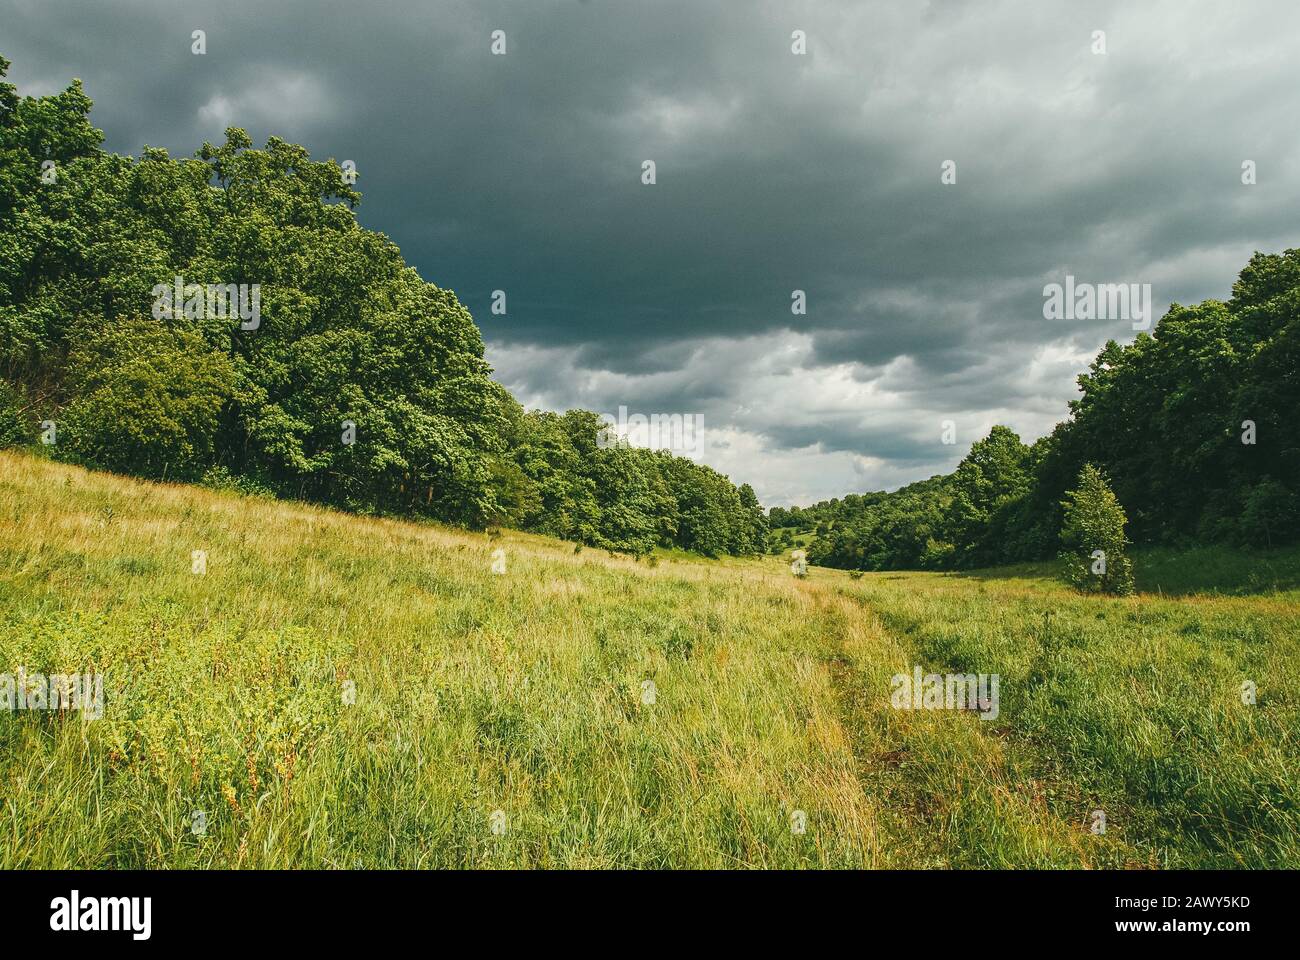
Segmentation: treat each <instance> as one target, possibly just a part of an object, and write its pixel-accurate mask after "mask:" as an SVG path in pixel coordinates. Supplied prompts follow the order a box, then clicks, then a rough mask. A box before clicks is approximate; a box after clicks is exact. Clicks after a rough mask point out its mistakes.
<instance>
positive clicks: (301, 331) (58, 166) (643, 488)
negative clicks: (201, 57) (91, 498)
mask: <svg viewBox="0 0 1300 960" xmlns="http://www.w3.org/2000/svg"><path fill="white" fill-rule="evenodd" d="M7 68H8V61H6V60H4V59H3V58H0V77H3V76H4V74H5V71H6V70H7ZM90 109H91V101H90V99H89V98H88V97H87V96H86V95H85V93H83V91H82V89H81V85H80V83H79V82H76V81H74V82H73V84H72V85H71V86H70V87H69V88H68V89H67V90H66V91H64V92H63V93H60V94H58V95H55V96H45V97H20V96H19V94H18V91H17V90H16V88H15V87H14V85H13V84H10V83H0V445H19V444H32V445H35V446H37V447H38V448H40V449H45V450H47V451H48V452H49V453H50V455H51V456H55V457H58V458H60V459H64V460H69V461H73V462H76V463H80V464H83V465H86V466H90V467H95V468H99V469H107V470H112V471H116V472H120V473H127V474H133V475H137V476H142V477H147V478H155V479H173V480H185V481H193V482H201V483H207V484H210V485H221V486H234V487H239V488H243V489H246V490H249V491H261V492H266V493H268V494H273V495H276V496H283V497H295V498H301V499H306V500H311V501H315V502H319V503H325V504H331V505H334V506H338V507H342V508H345V509H349V510H353V511H357V512H362V513H382V514H399V515H404V516H414V517H428V518H434V519H438V520H443V521H447V522H451V523H456V524H461V525H465V526H468V527H483V526H486V525H489V524H498V523H499V524H509V525H511V526H516V527H520V528H523V529H528V530H536V531H541V532H544V533H548V534H552V535H554V536H558V537H564V538H568V539H571V540H575V541H578V542H581V543H587V544H592V545H596V546H601V547H607V548H609V549H617V550H628V551H632V552H635V553H643V552H646V551H648V550H649V549H650V548H651V547H653V546H655V545H661V546H676V547H681V548H684V549H689V550H695V551H699V552H701V553H704V554H707V555H716V554H722V553H733V554H745V553H754V552H758V551H759V550H761V548H762V545H763V541H764V537H765V534H766V526H765V525H766V520H765V518H764V516H763V511H762V508H761V507H760V506H759V503H758V500H757V498H756V497H755V496H754V492H753V490H752V489H751V488H750V487H749V486H748V485H746V486H742V487H740V488H737V487H735V486H734V485H733V484H732V483H731V482H730V481H729V480H728V479H727V478H726V477H724V476H722V475H720V474H718V473H716V472H715V471H713V470H711V469H710V468H708V467H706V466H702V465H698V464H696V463H694V462H692V461H690V460H687V459H684V458H681V457H676V456H672V455H670V454H668V453H666V452H654V451H650V450H644V449H632V448H628V447H626V446H619V445H609V444H598V442H597V439H598V432H599V431H600V430H601V428H602V426H603V423H602V421H601V420H600V418H599V417H597V416H596V415H595V414H593V413H588V412H586V411H570V412H568V413H566V414H564V415H556V414H550V413H542V412H536V411H532V412H528V411H525V410H524V409H523V408H522V407H521V406H520V405H519V404H518V403H517V402H516V401H515V399H514V398H513V397H511V396H510V394H509V393H508V391H507V390H506V389H505V388H504V387H502V386H501V385H500V384H498V383H496V382H495V381H493V380H492V378H491V370H490V368H489V366H488V365H487V363H486V362H485V360H484V350H483V341H482V338H481V336H480V333H479V330H478V328H477V327H476V326H475V324H474V322H473V320H472V318H471V317H470V315H469V312H468V311H467V310H466V309H465V308H464V307H463V306H462V305H461V304H460V302H459V301H458V300H457V299H456V297H455V295H454V294H452V293H451V292H450V291H447V290H442V289H439V288H438V287H436V286H434V285H433V284H431V283H426V282H425V281H424V280H423V279H421V277H420V276H419V275H418V274H417V273H416V271H415V270H414V269H413V268H411V267H409V266H407V265H406V263H405V262H404V260H403V259H402V255H401V253H400V251H399V250H398V248H397V247H396V246H395V245H394V244H393V243H392V242H391V241H390V240H388V238H387V237H385V236H384V235H383V234H381V233H376V232H374V231H369V230H364V229H362V228H361V227H360V226H359V225H358V223H357V221H356V217H355V214H354V209H355V207H356V205H357V203H358V202H359V200H360V195H359V194H358V193H357V192H356V191H355V190H354V189H353V188H352V186H351V185H350V184H349V182H348V177H347V176H346V174H345V173H344V172H343V171H342V170H341V168H340V167H339V166H338V164H336V163H334V162H333V161H329V162H315V161H312V160H311V159H310V157H309V156H308V154H307V151H306V150H304V149H303V148H302V147H299V146H295V145H293V144H290V143H286V142H284V141H282V140H280V139H277V138H272V139H270V140H269V141H268V143H267V144H266V147H265V149H261V150H259V149H254V148H253V146H252V143H251V142H250V140H249V138H248V136H247V135H246V134H245V133H244V132H243V131H242V130H240V129H237V128H231V129H229V130H227V131H226V141H225V143H223V144H221V145H220V146H214V145H212V144H208V143H205V144H204V145H203V147H202V148H201V149H200V150H199V151H198V153H197V154H196V156H195V157H194V158H192V159H182V160H177V159H173V158H171V157H170V156H168V154H167V152H166V151H164V150H160V149H153V148H145V149H144V151H143V153H142V155H141V156H140V157H139V158H132V157H127V156H119V155H116V154H113V153H110V152H106V151H105V150H103V149H102V146H101V145H102V143H103V134H102V133H101V132H100V131H99V130H97V129H95V128H94V127H93V126H91V124H90V122H89V119H88V118H89V113H90ZM173 291H175V293H174V294H173ZM42 441H43V443H42Z"/></svg>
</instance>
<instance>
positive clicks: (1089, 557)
mask: <svg viewBox="0 0 1300 960" xmlns="http://www.w3.org/2000/svg"><path fill="white" fill-rule="evenodd" d="M1078 483H1079V485H1078V487H1077V488H1076V489H1074V490H1071V491H1069V492H1067V493H1066V498H1067V499H1066V500H1065V501H1064V502H1063V503H1062V504H1061V506H1062V507H1063V508H1064V510H1065V523H1064V526H1063V527H1062V529H1061V543H1062V545H1063V546H1064V547H1065V551H1064V552H1063V553H1062V554H1061V559H1062V561H1063V562H1064V564H1065V579H1066V580H1067V581H1069V582H1070V583H1072V584H1073V585H1074V586H1075V587H1077V588H1078V589H1079V590H1082V591H1085V592H1093V591H1095V592H1101V593H1113V594H1118V595H1121V596H1126V595H1128V594H1131V593H1132V592H1133V564H1132V563H1131V562H1130V561H1129V558H1128V557H1127V555H1125V553H1124V547H1125V546H1126V545H1127V544H1128V540H1127V539H1126V538H1125V536H1124V526H1125V524H1126V523H1127V522H1128V518H1127V517H1126V516H1125V515H1124V508H1123V507H1122V506H1120V502H1119V501H1118V500H1117V499H1115V494H1114V493H1112V492H1111V489H1110V485H1109V484H1108V483H1107V482H1106V478H1105V476H1103V475H1102V472H1101V471H1100V470H1098V469H1097V468H1096V467H1094V466H1093V465H1092V464H1090V463H1086V464H1084V465H1083V469H1082V470H1080V471H1079V481H1078Z"/></svg>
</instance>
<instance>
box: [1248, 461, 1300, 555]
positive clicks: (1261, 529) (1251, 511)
mask: <svg viewBox="0 0 1300 960" xmlns="http://www.w3.org/2000/svg"><path fill="white" fill-rule="evenodd" d="M1297 527H1300V504H1298V503H1297V498H1296V495H1295V494H1293V493H1292V492H1291V491H1290V490H1288V489H1287V488H1286V487H1284V486H1283V485H1282V484H1281V483H1279V482H1278V481H1276V480H1274V479H1273V478H1272V477H1268V478H1266V479H1264V480H1262V481H1260V482H1259V483H1258V484H1256V485H1255V486H1254V487H1253V488H1251V490H1250V492H1249V493H1247V494H1246V499H1245V502H1244V503H1243V504H1242V509H1241V521H1240V524H1239V526H1238V530H1237V539H1238V540H1239V542H1241V543H1242V544H1244V545H1246V546H1252V547H1272V546H1273V545H1275V544H1278V543H1286V542H1288V541H1290V540H1293V539H1294V538H1295V534H1296V530H1297Z"/></svg>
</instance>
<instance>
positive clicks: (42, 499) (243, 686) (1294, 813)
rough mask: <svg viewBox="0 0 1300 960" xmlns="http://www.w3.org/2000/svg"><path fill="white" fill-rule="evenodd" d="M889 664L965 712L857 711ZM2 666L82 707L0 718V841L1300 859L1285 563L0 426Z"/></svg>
mask: <svg viewBox="0 0 1300 960" xmlns="http://www.w3.org/2000/svg"><path fill="white" fill-rule="evenodd" d="M497 549H501V550H504V556H505V572H504V573H502V574H496V573H494V572H493V571H492V565H493V551H494V550H497ZM194 550H203V551H206V553H207V572H206V574H204V575H198V574H195V573H192V572H191V566H192V561H191V556H192V552H193V551H194ZM1008 573H1009V574H1014V571H1012V572H1008ZM1139 573H1141V569H1140V567H1139ZM1238 586H1239V587H1240V586H1241V585H1238ZM915 664H919V665H921V666H922V667H923V668H925V669H926V670H927V671H929V670H935V671H940V672H946V671H949V670H953V671H970V672H982V673H997V674H1000V675H1001V678H1002V679H1001V706H1000V714H999V716H998V718H997V719H996V720H994V721H986V720H981V719H980V718H979V717H978V716H976V715H974V714H972V713H970V712H965V711H948V710H933V711H927V710H918V711H901V710H894V709H892V708H891V707H890V703H889V700H890V696H889V695H890V677H891V675H893V674H895V673H900V672H910V671H911V669H912V667H913V665H915ZM20 666H21V667H24V668H25V669H26V670H28V671H37V670H39V671H44V672H47V673H50V672H73V671H86V670H89V669H94V670H97V671H102V673H103V674H104V676H105V678H106V681H105V687H106V705H105V711H104V716H103V718H102V719H100V720H97V721H93V722H89V723H87V722H85V721H84V720H83V719H82V718H81V717H80V716H79V715H78V714H76V713H57V712H45V713H37V712H16V713H13V714H4V713H0V813H2V816H3V819H2V820H0V867H3V868H13V867H62V866H74V867H106V866H112V867H162V866H172V867H286V866H289V867H355V866H361V867H390V866H391V867H478V866H484V867H491V866H520V867H602V866H618V867H802V866H811V867H863V866H865V867H893V866H899V867H912V866H916V867H948V866H953V867H962V866H1054V867H1083V866H1091V867H1098V866H1133V867H1146V866H1265V865H1288V866H1293V867H1295V866H1300V745H1298V743H1297V736H1298V734H1297V732H1298V731H1300V698H1298V697H1297V691H1296V685H1295V679H1294V678H1295V676H1296V675H1297V667H1300V596H1298V595H1297V594H1296V593H1295V592H1294V591H1292V592H1273V593H1269V594H1266V595H1265V594H1257V595H1243V596H1232V597H1206V596H1198V595H1192V596H1186V597H1183V598H1178V597H1173V596H1168V595H1166V596H1163V597H1161V596H1154V597H1153V596H1151V595H1149V594H1144V595H1140V596H1138V597H1136V598H1131V599H1122V600H1121V599H1100V598H1095V597H1082V596H1078V595H1076V594H1074V593H1072V592H1070V591H1068V590H1066V589H1065V588H1063V587H1060V586H1058V585H1056V584H1054V583H1053V582H1051V581H1050V580H1047V579H1044V578H1043V577H1041V576H1036V575H1033V574H1032V573H1030V572H1025V571H1022V572H1020V574H1019V575H1005V576H998V575H982V576H957V575H943V574H875V575H873V574H867V575H866V576H864V577H862V578H861V579H858V580H852V579H850V578H849V577H848V576H847V575H845V574H843V573H840V572H838V571H829V570H822V569H814V570H813V571H812V574H811V576H810V577H809V578H808V579H807V580H804V581H800V580H797V579H795V578H794V577H792V576H791V575H790V573H789V570H788V569H787V567H786V566H785V564H784V563H782V562H778V561H776V560H773V559H768V560H763V561H733V560H724V561H712V562H709V561H697V560H693V559H687V558H684V557H683V556H681V555H676V556H667V555H661V556H660V557H659V558H658V559H657V560H656V561H655V565H654V566H651V565H650V564H649V563H647V562H640V563H637V562H634V561H633V560H631V559H626V558H622V557H612V556H610V555H608V554H605V553H603V552H597V551H593V550H591V549H587V550H584V551H582V552H579V553H575V552H574V548H573V547H572V545H570V544H567V543H561V542H558V541H553V540H547V539H543V538H539V537H531V536H525V535H520V534H514V533H509V532H507V533H506V534H505V535H504V537H502V538H501V539H500V540H492V539H489V537H487V536H485V535H475V534H468V533H461V532H456V531H451V530H446V529H442V528H437V527H431V526H417V525H412V524H406V523H399V522H392V521H384V520H367V519H360V518H357V517H353V516H347V515H343V514H338V513H333V512H330V511H327V510H323V509H316V508H311V507H305V506H301V505H297V504H286V503H276V502H268V501H263V500H256V499H242V498H239V497H236V496H232V495H227V494H219V493H214V492H210V491H205V490H199V489H195V488H190V487H180V486H167V485H153V484H146V483H141V482H137V481H133V480H127V479H122V478H119V477H114V476H110V475H105V474H93V473H87V472H85V471H83V470H80V469H76V468H73V467H68V466H63V465H58V464H53V463H49V462H46V461H42V460H39V459H34V458H31V457H28V456H25V455H18V454H12V453H0V672H4V671H9V672H16V671H17V669H18V668H19V667H20ZM1247 679H1249V680H1253V681H1254V682H1255V684H1256V685H1257V689H1258V702H1257V703H1256V704H1255V705H1253V706H1247V705H1244V704H1242V702H1241V698H1240V696H1239V692H1238V691H1239V689H1240V686H1241V683H1242V682H1243V680H1247ZM646 680H652V681H653V683H654V685H655V687H654V694H655V695H654V697H653V701H654V702H653V703H647V702H644V701H645V700H646V699H648V698H647V697H646V696H645V695H644V693H643V683H644V682H645V681H646ZM348 690H354V691H355V701H354V702H352V703H348V702H347V700H348V699H350V698H349V697H348V696H347V694H346V691H348ZM1096 809H1100V810H1103V811H1104V812H1105V815H1106V821H1107V830H1106V832H1105V834H1104V835H1096V834H1094V833H1092V832H1090V831H1089V829H1088V825H1089V822H1090V820H1089V818H1090V815H1091V811H1093V810H1096ZM196 811H201V812H202V813H203V818H200V819H201V820H205V821H206V827H205V830H203V831H201V833H202V835H198V834H196V833H195V831H194V825H195V823H196V822H199V820H196V817H195V812H196ZM494 811H501V812H502V813H503V814H504V832H494V831H493V829H492V825H493V813H494ZM795 811H803V812H804V813H805V814H806V823H807V828H806V832H804V833H798V832H795V831H793V830H792V829H791V817H792V814H793V813H794V812H795ZM497 825H498V826H500V821H499V820H498V821H497Z"/></svg>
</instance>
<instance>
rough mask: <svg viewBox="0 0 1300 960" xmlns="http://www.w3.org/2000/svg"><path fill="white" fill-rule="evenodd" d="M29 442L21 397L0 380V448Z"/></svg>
mask: <svg viewBox="0 0 1300 960" xmlns="http://www.w3.org/2000/svg"><path fill="white" fill-rule="evenodd" d="M30 440H31V430H30V429H28V423H27V418H26V417H24V416H23V402H22V396H21V394H19V393H18V391H17V390H15V389H14V388H13V387H11V386H9V384H7V383H5V382H4V381H3V380H0V448H4V447H16V446H19V445H20V444H24V443H28V442H29V441H30Z"/></svg>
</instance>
